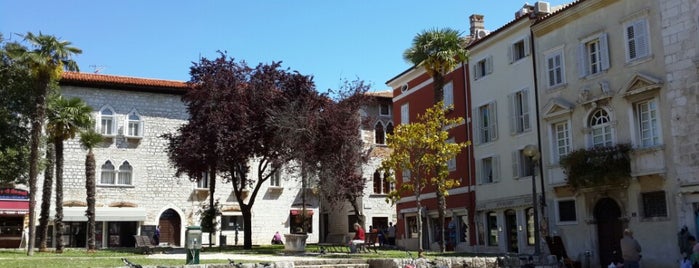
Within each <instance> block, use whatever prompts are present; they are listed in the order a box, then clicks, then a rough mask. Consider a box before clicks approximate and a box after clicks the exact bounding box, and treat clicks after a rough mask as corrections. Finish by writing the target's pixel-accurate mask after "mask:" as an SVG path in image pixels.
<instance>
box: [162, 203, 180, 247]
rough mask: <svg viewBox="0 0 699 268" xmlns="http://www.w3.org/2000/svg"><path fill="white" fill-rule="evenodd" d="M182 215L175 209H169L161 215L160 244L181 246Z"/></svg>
mask: <svg viewBox="0 0 699 268" xmlns="http://www.w3.org/2000/svg"><path fill="white" fill-rule="evenodd" d="M181 222H182V221H181V220H180V214H177V212H176V211H175V210H173V209H168V210H166V211H163V214H160V220H159V221H158V225H160V243H167V244H168V245H173V246H180V229H181V224H182V223H181Z"/></svg>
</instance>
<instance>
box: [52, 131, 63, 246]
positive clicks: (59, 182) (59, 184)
mask: <svg viewBox="0 0 699 268" xmlns="http://www.w3.org/2000/svg"><path fill="white" fill-rule="evenodd" d="M53 145H54V147H55V148H56V218H55V222H54V230H55V233H56V253H63V139H56V140H54V143H53Z"/></svg>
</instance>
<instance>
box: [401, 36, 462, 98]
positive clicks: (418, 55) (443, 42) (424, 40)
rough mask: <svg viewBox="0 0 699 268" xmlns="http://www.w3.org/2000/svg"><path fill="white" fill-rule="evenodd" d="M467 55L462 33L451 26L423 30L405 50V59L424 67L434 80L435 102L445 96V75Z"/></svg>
mask: <svg viewBox="0 0 699 268" xmlns="http://www.w3.org/2000/svg"><path fill="white" fill-rule="evenodd" d="M467 55H468V52H467V51H466V48H465V42H464V39H463V38H462V37H461V34H460V33H459V31H457V30H454V29H450V28H444V29H432V30H425V31H422V32H421V33H419V34H418V35H416V36H415V37H414V38H413V44H412V46H411V47H410V48H408V49H406V50H405V52H403V58H404V59H405V60H407V61H409V62H410V63H412V64H414V65H416V66H420V67H424V68H425V71H426V72H427V74H429V75H430V76H431V77H432V79H433V80H434V82H433V85H434V103H437V102H440V101H442V99H443V98H444V76H445V75H447V74H448V73H449V72H451V71H452V70H454V68H456V67H457V66H458V65H459V63H461V62H463V61H465V60H466V59H467V57H468V56H467Z"/></svg>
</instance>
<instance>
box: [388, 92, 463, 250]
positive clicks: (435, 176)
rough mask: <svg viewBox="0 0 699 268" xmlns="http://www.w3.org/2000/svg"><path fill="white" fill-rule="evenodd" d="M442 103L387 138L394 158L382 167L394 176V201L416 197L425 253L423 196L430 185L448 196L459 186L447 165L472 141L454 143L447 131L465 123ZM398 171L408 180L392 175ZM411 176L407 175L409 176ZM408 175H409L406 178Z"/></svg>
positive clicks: (420, 234) (400, 126)
mask: <svg viewBox="0 0 699 268" xmlns="http://www.w3.org/2000/svg"><path fill="white" fill-rule="evenodd" d="M445 111H446V110H445V109H444V108H443V104H442V102H438V103H437V104H435V105H434V106H432V107H431V108H429V109H427V110H426V111H425V113H424V114H423V115H420V116H418V119H417V121H416V122H412V123H410V124H400V125H398V126H396V128H395V129H394V130H393V135H390V134H389V135H388V136H387V139H388V147H389V148H391V150H392V151H391V155H389V157H387V158H386V159H384V161H383V162H382V164H381V165H382V168H383V169H384V172H386V173H388V174H391V176H390V177H389V180H390V181H391V182H393V183H396V186H397V188H396V189H395V190H393V191H391V192H390V193H389V196H388V198H389V199H390V200H392V201H393V202H395V201H397V200H399V199H400V198H401V194H412V195H414V196H415V202H416V207H417V211H418V217H417V231H418V247H419V250H420V251H422V249H423V245H422V217H421V216H420V215H421V213H422V204H421V199H420V196H421V194H422V191H423V190H424V189H425V187H427V186H428V185H433V186H434V187H435V192H439V193H441V194H442V195H444V196H446V195H448V192H447V191H448V190H449V189H451V188H454V187H457V186H459V181H458V180H454V179H452V178H449V169H448V167H447V162H448V161H449V160H450V159H453V158H455V157H456V155H457V154H459V153H460V152H461V150H462V149H463V148H465V147H466V146H468V145H469V144H470V143H469V142H462V143H451V142H447V139H449V132H448V131H447V130H448V128H450V127H451V126H455V125H458V124H461V123H463V119H462V118H447V117H446V115H445ZM393 170H398V171H400V172H401V173H402V175H403V177H408V180H405V181H403V180H401V181H397V179H396V177H395V176H394V175H393V174H392V173H393V172H391V171H393ZM406 173H408V174H406ZM406 175H407V176H406Z"/></svg>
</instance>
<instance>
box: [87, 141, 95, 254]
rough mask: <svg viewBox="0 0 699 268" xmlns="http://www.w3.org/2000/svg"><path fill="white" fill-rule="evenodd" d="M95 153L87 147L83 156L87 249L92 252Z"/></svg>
mask: <svg viewBox="0 0 699 268" xmlns="http://www.w3.org/2000/svg"><path fill="white" fill-rule="evenodd" d="M95 184H96V181H95V155H94V154H93V153H92V149H89V150H88V152H87V156H85V192H86V193H87V200H86V201H87V211H85V216H87V250H88V252H93V251H94V250H95V249H96V246H95Z"/></svg>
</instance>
